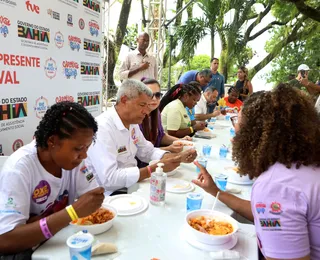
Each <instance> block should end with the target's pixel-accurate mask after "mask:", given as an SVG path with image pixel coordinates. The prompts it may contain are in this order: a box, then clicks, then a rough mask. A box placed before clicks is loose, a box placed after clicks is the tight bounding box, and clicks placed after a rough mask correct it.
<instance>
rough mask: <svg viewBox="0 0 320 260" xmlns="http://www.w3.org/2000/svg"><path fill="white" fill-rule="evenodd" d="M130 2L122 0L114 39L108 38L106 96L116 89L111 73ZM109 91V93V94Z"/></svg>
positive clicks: (124, 31)
mask: <svg viewBox="0 0 320 260" xmlns="http://www.w3.org/2000/svg"><path fill="white" fill-rule="evenodd" d="M131 3H132V0H123V3H122V7H121V12H120V16H119V21H118V25H117V30H116V36H115V41H114V42H113V41H111V40H110V39H109V50H108V56H109V61H108V72H106V73H108V96H110V95H113V94H114V93H113V92H115V89H116V86H115V83H114V79H113V73H114V69H115V67H116V63H117V60H118V56H119V53H120V49H121V45H122V42H123V39H124V36H125V34H126V30H127V24H128V18H129V13H130V9H131ZM105 46H106V43H105ZM105 70H106V68H105V66H104V71H105ZM109 92H110V95H109Z"/></svg>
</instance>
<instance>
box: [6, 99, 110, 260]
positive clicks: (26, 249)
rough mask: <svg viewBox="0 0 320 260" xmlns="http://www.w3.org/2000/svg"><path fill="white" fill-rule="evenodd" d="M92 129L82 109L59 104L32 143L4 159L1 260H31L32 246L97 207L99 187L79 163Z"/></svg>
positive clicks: (100, 196)
mask: <svg viewBox="0 0 320 260" xmlns="http://www.w3.org/2000/svg"><path fill="white" fill-rule="evenodd" d="M96 131H97V124H96V122H95V120H94V118H93V117H92V116H91V114H90V113H89V112H88V111H87V110H86V109H85V108H84V107H82V106H81V105H79V104H77V103H71V102H61V103H58V104H55V105H53V106H51V107H50V108H49V109H48V110H47V112H46V114H45V115H44V117H43V119H42V120H41V121H40V123H39V125H38V127H37V130H36V132H35V140H34V141H32V142H31V143H30V144H27V145H25V146H23V147H21V148H19V149H18V150H17V151H16V152H14V153H13V154H12V155H11V156H10V157H9V158H8V160H7V161H6V163H5V164H4V166H3V169H2V171H1V174H0V258H1V259H26V260H27V259H31V255H32V253H33V249H32V248H34V247H36V246H37V245H39V244H40V243H42V242H44V241H45V240H47V239H49V238H50V237H52V236H53V235H54V234H56V233H57V232H58V231H60V230H61V229H62V228H64V227H66V226H68V225H69V222H70V221H72V220H75V219H77V218H78V217H86V216H88V215H90V214H91V213H93V212H95V211H96V210H97V209H98V208H100V206H101V204H102V202H103V199H104V195H103V193H104V189H103V188H101V187H98V184H97V182H96V180H95V178H94V175H93V173H92V170H91V169H90V167H89V166H88V165H86V164H85V162H84V161H83V160H84V159H85V158H86V157H87V150H88V148H89V146H90V145H91V143H92V142H93V141H94V138H95V133H96ZM76 199H78V200H77V201H75V200H76Z"/></svg>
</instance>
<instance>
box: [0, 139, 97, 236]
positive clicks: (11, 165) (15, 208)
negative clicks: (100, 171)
mask: <svg viewBox="0 0 320 260" xmlns="http://www.w3.org/2000/svg"><path fill="white" fill-rule="evenodd" d="M89 169H91V168H90V167H89V168H88V167H87V166H86V165H85V163H84V162H82V163H81V164H80V165H79V166H78V167H76V168H74V169H73V170H71V171H66V170H62V177H61V178H57V177H55V176H53V175H52V174H50V173H48V172H47V171H46V170H45V169H44V168H43V166H42V165H41V163H40V161H39V159H38V155H37V149H36V147H35V141H33V142H31V143H30V144H28V145H25V146H23V147H21V148H20V149H19V150H17V151H16V152H15V153H13V154H12V155H11V156H10V157H9V158H8V160H7V161H6V163H5V165H4V167H3V168H2V171H1V173H0V235H1V234H4V233H6V232H9V231H11V230H12V229H14V228H15V227H16V226H17V225H20V224H25V223H26V222H27V220H28V219H29V218H30V217H31V216H42V217H46V216H48V215H51V214H52V213H55V212H57V211H59V210H62V209H64V208H65V207H66V206H67V205H70V204H72V203H73V202H74V200H75V199H77V198H78V197H79V196H81V195H82V194H84V193H86V192H87V191H89V190H92V189H94V188H96V187H98V184H97V182H96V180H95V178H94V176H93V174H92V171H91V170H89Z"/></svg>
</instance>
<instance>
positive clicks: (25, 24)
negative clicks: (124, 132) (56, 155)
mask: <svg viewBox="0 0 320 260" xmlns="http://www.w3.org/2000/svg"><path fill="white" fill-rule="evenodd" d="M101 5H102V1H101V0H50V1H43V0H0V46H1V48H0V156H2V155H10V154H12V153H13V152H14V151H16V150H17V149H19V148H20V147H21V146H23V145H25V144H27V143H29V142H31V141H32V139H33V136H34V132H35V130H36V127H37V125H38V124H39V122H40V120H41V119H42V118H43V116H44V114H45V113H46V111H47V110H48V109H49V108H50V106H51V105H53V104H55V103H58V102H62V101H71V102H77V103H79V104H81V105H82V106H84V107H85V108H86V109H87V110H88V111H89V112H90V113H92V114H93V116H97V115H99V114H100V113H101V93H102V83H101V71H102V68H101V64H102V63H101V61H102V60H101V39H102V6H101Z"/></svg>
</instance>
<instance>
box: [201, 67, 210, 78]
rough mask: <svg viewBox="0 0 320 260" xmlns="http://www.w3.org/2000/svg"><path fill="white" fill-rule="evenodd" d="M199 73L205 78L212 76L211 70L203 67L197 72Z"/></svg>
mask: <svg viewBox="0 0 320 260" xmlns="http://www.w3.org/2000/svg"><path fill="white" fill-rule="evenodd" d="M199 75H200V76H203V77H205V78H211V77H212V71H211V70H209V69H204V70H201V71H200V72H199Z"/></svg>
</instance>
